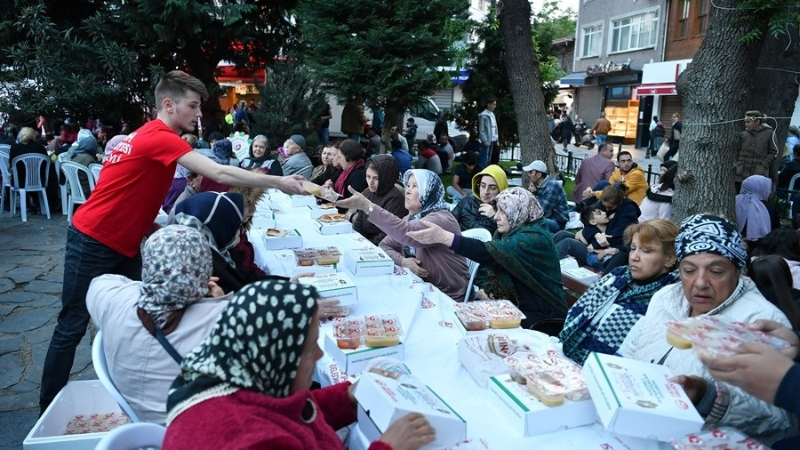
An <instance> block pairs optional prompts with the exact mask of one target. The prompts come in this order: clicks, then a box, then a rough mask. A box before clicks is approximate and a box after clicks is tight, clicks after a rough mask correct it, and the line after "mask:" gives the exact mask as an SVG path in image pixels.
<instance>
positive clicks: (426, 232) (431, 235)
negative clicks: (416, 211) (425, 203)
mask: <svg viewBox="0 0 800 450" xmlns="http://www.w3.org/2000/svg"><path fill="white" fill-rule="evenodd" d="M420 222H421V223H422V225H424V226H425V228H424V229H422V230H417V231H409V232H408V237H410V238H411V239H414V240H415V241H417V242H419V243H420V244H425V245H430V244H445V245H448V246H449V245H450V244H452V243H453V233H450V232H449V231H445V230H444V229H442V227H440V226H439V225H436V224H435V223H433V222H428V221H427V220H425V219H422V220H421V221H420Z"/></svg>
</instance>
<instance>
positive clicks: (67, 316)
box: [39, 226, 142, 412]
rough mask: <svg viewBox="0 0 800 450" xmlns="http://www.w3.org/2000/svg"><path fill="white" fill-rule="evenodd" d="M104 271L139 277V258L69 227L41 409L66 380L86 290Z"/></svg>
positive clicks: (84, 318)
mask: <svg viewBox="0 0 800 450" xmlns="http://www.w3.org/2000/svg"><path fill="white" fill-rule="evenodd" d="M107 273H113V274H119V275H124V276H126V277H128V278H130V279H133V280H140V279H141V278H142V258H141V255H139V254H137V255H136V256H135V257H133V258H128V257H126V256H124V255H122V254H120V253H117V252H116V251H114V250H111V249H110V248H108V247H106V246H105V245H103V244H101V243H100V242H98V241H96V240H94V239H92V238H91V237H89V236H87V235H85V234H83V233H81V232H80V231H78V230H77V229H76V228H75V227H73V226H70V227H69V230H68V231H67V246H66V254H65V256H64V284H63V285H62V290H61V312H60V313H59V314H58V323H57V324H56V328H55V330H53V337H52V339H50V347H49V348H48V350H47V356H46V357H45V359H44V369H43V370H42V387H41V391H40V393H39V406H40V408H41V411H42V412H44V410H45V409H46V408H47V406H48V405H49V404H50V403H51V402H52V401H53V398H54V397H55V396H56V394H58V391H60V390H61V388H63V387H64V386H65V385H66V384H67V381H69V374H70V372H71V371H72V363H73V362H74V361H75V349H77V347H78V344H80V342H81V339H82V338H83V335H84V334H86V327H87V325H88V324H89V311H88V310H87V309H86V292H87V291H88V290H89V284H90V283H91V282H92V279H94V278H95V277H98V276H100V275H104V274H107Z"/></svg>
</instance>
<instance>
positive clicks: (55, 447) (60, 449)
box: [22, 380, 124, 450]
mask: <svg viewBox="0 0 800 450" xmlns="http://www.w3.org/2000/svg"><path fill="white" fill-rule="evenodd" d="M112 412H113V413H115V414H118V415H124V413H123V412H122V409H121V408H120V407H119V405H118V404H117V402H116V401H115V400H114V399H113V398H112V397H111V395H110V394H109V393H108V391H106V388H105V387H103V385H102V384H101V383H100V380H86V381H70V382H69V383H67V385H66V386H64V388H63V389H61V391H60V392H59V393H58V395H56V398H55V399H53V403H51V404H50V406H49V407H48V408H47V410H46V411H45V412H44V414H42V417H40V418H39V420H37V421H36V425H34V426H33V428H32V429H31V431H30V432H29V433H28V436H27V437H26V438H25V441H23V443H22V448H23V449H24V450H64V449H69V450H93V449H94V448H95V446H96V445H97V443H98V442H99V441H100V439H102V438H103V436H105V435H106V434H108V433H107V432H105V433H87V434H73V435H64V432H65V431H66V428H67V424H68V423H69V421H70V420H72V419H73V418H74V417H75V416H76V415H78V414H82V415H84V416H88V415H90V414H95V413H112Z"/></svg>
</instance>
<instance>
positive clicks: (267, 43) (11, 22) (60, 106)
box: [0, 0, 297, 121]
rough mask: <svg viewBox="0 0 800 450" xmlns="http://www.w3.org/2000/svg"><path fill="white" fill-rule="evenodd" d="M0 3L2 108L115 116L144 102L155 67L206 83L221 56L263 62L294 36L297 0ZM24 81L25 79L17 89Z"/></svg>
mask: <svg viewBox="0 0 800 450" xmlns="http://www.w3.org/2000/svg"><path fill="white" fill-rule="evenodd" d="M14 3H15V5H14V6H13V7H9V8H7V9H4V10H3V11H2V12H0V49H4V50H0V68H3V70H2V72H0V82H5V83H10V85H7V86H11V88H12V89H10V91H11V92H10V97H6V98H3V99H2V102H3V106H5V107H6V108H8V107H14V108H19V109H20V110H21V111H22V112H23V113H25V114H27V115H28V116H31V115H33V114H36V113H39V112H49V113H55V114H59V115H60V114H64V113H67V114H73V115H81V114H88V113H96V114H100V115H103V116H106V117H107V116H115V115H117V116H124V117H126V118H128V119H133V120H134V121H136V120H137V119H139V118H140V116H141V114H142V111H143V110H144V109H145V105H152V98H151V97H152V90H153V87H154V84H155V82H156V81H157V76H158V75H159V74H160V73H163V72H164V71H167V70H173V69H183V70H186V71H187V72H189V73H191V74H192V75H194V76H196V77H198V78H199V79H201V80H202V81H203V82H204V83H205V84H206V85H207V87H208V88H209V91H210V92H211V93H212V98H211V99H210V100H211V102H210V103H211V104H212V105H211V106H212V107H213V106H214V105H218V100H217V98H216V96H214V95H213V94H214V93H216V92H218V91H217V85H216V82H215V81H214V75H215V70H216V67H217V65H218V64H219V62H220V61H222V60H227V61H231V62H233V63H234V64H236V65H237V66H238V67H242V68H243V67H263V66H264V65H265V64H270V63H272V60H273V57H274V56H275V55H277V54H278V53H279V52H280V51H282V50H283V49H286V48H289V47H291V46H292V45H295V44H296V43H297V37H296V33H295V26H294V24H293V22H292V20H291V17H290V14H289V12H288V10H289V9H291V8H292V7H294V5H295V3H296V0H248V1H247V2H243V1H240V0H169V1H166V2H165V1H163V0H137V1H133V2H132V1H130V0H104V1H102V2H99V1H96V0H71V1H69V2H65V1H63V0H61V1H60V0H35V1H31V0H14ZM23 86H34V88H33V89H23V88H22V87H23Z"/></svg>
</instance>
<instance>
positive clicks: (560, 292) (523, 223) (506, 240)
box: [409, 187, 567, 328]
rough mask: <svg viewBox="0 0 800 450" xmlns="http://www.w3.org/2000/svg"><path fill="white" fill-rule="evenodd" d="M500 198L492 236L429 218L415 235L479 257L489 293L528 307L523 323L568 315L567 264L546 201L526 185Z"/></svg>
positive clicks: (478, 279)
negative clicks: (471, 234)
mask: <svg viewBox="0 0 800 450" xmlns="http://www.w3.org/2000/svg"><path fill="white" fill-rule="evenodd" d="M495 202H496V204H497V213H496V214H495V216H494V217H495V220H496V221H497V231H496V232H495V234H494V239H492V240H491V241H488V242H481V241H480V240H478V239H471V238H467V237H464V236H460V235H456V234H454V233H452V232H448V231H445V230H443V229H442V228H441V227H439V226H437V225H435V224H433V223H430V222H428V221H427V220H423V221H422V223H423V225H424V226H425V227H427V228H426V229H423V230H421V231H414V232H411V233H409V235H410V237H411V238H412V239H416V240H417V241H419V242H423V243H425V244H429V245H430V244H434V245H435V244H439V245H446V246H448V247H449V248H450V249H451V250H452V251H454V252H456V253H457V254H459V255H462V256H464V257H466V258H469V259H471V260H472V261H475V262H477V263H479V264H480V268H479V269H478V273H477V274H476V276H475V285H476V286H480V288H481V290H482V291H483V293H484V294H486V295H487V296H488V297H491V298H501V299H507V300H511V301H513V302H514V303H515V304H516V305H517V306H518V307H519V308H520V310H521V311H522V312H523V313H525V316H526V318H525V320H523V322H522V326H523V327H525V328H529V327H531V326H532V325H534V324H535V323H537V322H539V321H540V320H545V319H563V318H564V316H565V315H566V313H567V302H566V299H565V297H564V288H563V285H562V284H561V267H560V265H559V262H558V254H557V253H556V249H555V246H554V245H553V239H552V237H551V235H550V231H549V229H548V228H547V222H546V221H545V220H542V218H543V217H544V212H543V211H542V207H541V206H540V205H539V202H538V201H537V200H536V197H534V195H533V194H531V193H530V192H529V191H528V190H527V189H524V188H520V187H513V188H510V189H506V190H504V191H503V192H501V193H500V195H498V196H497V198H496V199H495Z"/></svg>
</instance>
